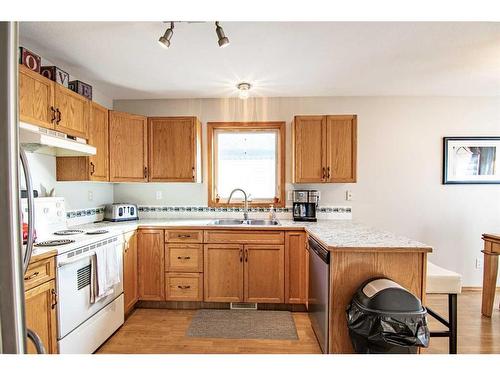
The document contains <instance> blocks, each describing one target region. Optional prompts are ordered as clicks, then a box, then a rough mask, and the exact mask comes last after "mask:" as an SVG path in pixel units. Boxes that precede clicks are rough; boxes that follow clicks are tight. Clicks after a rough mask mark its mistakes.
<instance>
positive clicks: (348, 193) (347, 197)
mask: <svg viewBox="0 0 500 375" xmlns="http://www.w3.org/2000/svg"><path fill="white" fill-rule="evenodd" d="M345 200H346V201H352V191H350V190H346V191H345Z"/></svg>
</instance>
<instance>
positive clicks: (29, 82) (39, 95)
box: [19, 65, 56, 129]
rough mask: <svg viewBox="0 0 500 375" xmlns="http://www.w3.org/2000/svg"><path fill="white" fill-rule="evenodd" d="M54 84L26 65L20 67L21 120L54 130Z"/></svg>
mask: <svg viewBox="0 0 500 375" xmlns="http://www.w3.org/2000/svg"><path fill="white" fill-rule="evenodd" d="M54 86H55V84H54V82H53V81H51V80H50V79H47V78H45V77H44V76H42V75H41V74H38V73H37V72H34V71H32V70H30V69H28V68H26V67H25V66H24V65H19V115H20V120H21V121H24V122H27V123H30V124H33V125H37V126H42V127H44V128H49V129H54V122H55V119H56V117H55V109H52V108H54V107H53V104H54Z"/></svg>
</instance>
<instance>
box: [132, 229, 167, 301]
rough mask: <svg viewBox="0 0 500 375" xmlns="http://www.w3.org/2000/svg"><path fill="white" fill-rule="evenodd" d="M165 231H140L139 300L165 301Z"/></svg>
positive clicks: (138, 248) (138, 255)
mask: <svg viewBox="0 0 500 375" xmlns="http://www.w3.org/2000/svg"><path fill="white" fill-rule="evenodd" d="M164 242H165V241H164V234H163V229H140V230H139V234H138V241H137V262H138V276H139V299H140V300H142V301H163V300H165V266H164V254H163V252H164Z"/></svg>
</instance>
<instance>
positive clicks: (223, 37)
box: [215, 21, 229, 48]
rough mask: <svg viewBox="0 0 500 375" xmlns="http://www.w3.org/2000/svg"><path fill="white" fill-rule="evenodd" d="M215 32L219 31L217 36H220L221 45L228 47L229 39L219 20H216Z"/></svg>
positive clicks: (221, 46)
mask: <svg viewBox="0 0 500 375" xmlns="http://www.w3.org/2000/svg"><path fill="white" fill-rule="evenodd" d="M215 32H216V33H217V38H219V47H220V48H224V47H227V46H228V45H229V39H228V37H227V36H226V35H224V29H223V28H222V26H220V25H219V21H215Z"/></svg>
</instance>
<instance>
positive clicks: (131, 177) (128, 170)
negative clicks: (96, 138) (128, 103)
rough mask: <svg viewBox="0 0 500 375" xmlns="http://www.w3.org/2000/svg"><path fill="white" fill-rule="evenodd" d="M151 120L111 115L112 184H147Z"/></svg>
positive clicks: (110, 164) (110, 163) (112, 113)
mask: <svg viewBox="0 0 500 375" xmlns="http://www.w3.org/2000/svg"><path fill="white" fill-rule="evenodd" d="M147 133H148V129H147V118H146V117H144V116H138V115H132V114H130V113H124V112H117V111H109V180H110V181H114V182H120V181H122V182H126V181H130V182H147V180H148V163H147V155H148V137H147Z"/></svg>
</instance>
